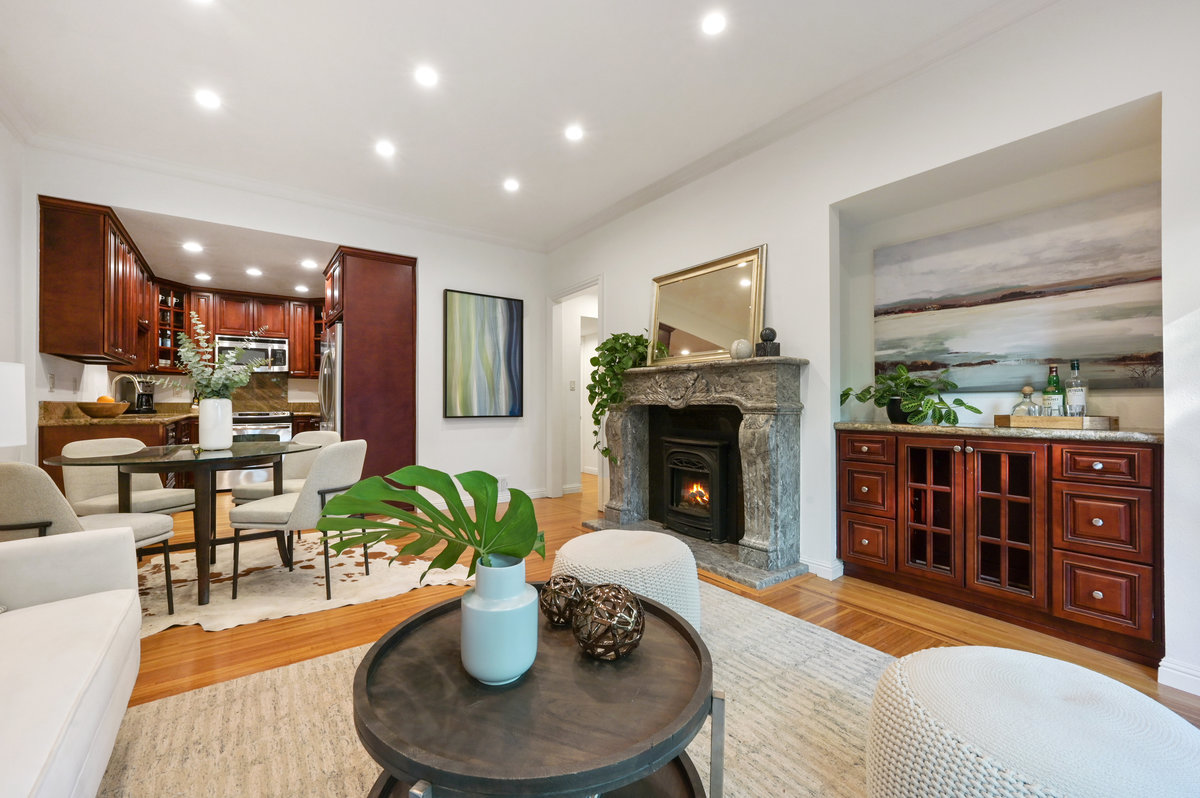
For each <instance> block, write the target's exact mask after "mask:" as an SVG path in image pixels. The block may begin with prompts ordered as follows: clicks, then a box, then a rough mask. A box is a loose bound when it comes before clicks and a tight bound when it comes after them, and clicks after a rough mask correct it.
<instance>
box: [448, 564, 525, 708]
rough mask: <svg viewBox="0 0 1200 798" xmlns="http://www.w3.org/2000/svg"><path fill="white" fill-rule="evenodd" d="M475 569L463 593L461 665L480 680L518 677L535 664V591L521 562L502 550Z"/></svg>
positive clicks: (494, 681)
mask: <svg viewBox="0 0 1200 798" xmlns="http://www.w3.org/2000/svg"><path fill="white" fill-rule="evenodd" d="M491 560H492V565H491V567H488V566H486V565H483V564H479V565H477V566H476V568H475V586H474V587H473V588H471V589H470V590H468V591H467V592H466V593H464V594H463V597H462V664H463V667H464V668H466V669H467V673H469V674H471V675H472V676H474V677H475V678H476V679H478V680H479V681H481V682H483V683H484V684H508V683H509V682H512V681H516V680H517V679H519V678H520V677H521V675H522V674H524V673H525V671H527V670H529V668H530V666H532V665H533V659H534V657H535V656H536V655H537V643H538V594H537V591H536V590H534V588H533V586H532V585H529V584H526V582H525V561H524V560H519V559H517V558H516V557H509V556H506V555H503V554H493V555H492V556H491Z"/></svg>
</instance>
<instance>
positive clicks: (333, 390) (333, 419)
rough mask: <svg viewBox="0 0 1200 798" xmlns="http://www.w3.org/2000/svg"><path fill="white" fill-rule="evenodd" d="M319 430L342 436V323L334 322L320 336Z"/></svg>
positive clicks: (318, 379) (318, 378) (318, 377)
mask: <svg viewBox="0 0 1200 798" xmlns="http://www.w3.org/2000/svg"><path fill="white" fill-rule="evenodd" d="M317 398H318V399H319V400H320V403H321V429H326V430H333V431H335V432H337V433H338V434H339V435H342V323H341V322H340V321H339V322H334V323H333V324H330V325H329V326H328V327H326V328H325V332H324V333H323V334H322V335H321V371H320V373H319V374H318V375H317Z"/></svg>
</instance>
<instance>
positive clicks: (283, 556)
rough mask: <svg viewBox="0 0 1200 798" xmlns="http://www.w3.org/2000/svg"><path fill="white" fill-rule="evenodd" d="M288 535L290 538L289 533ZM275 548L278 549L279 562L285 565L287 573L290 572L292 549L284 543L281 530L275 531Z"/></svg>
mask: <svg viewBox="0 0 1200 798" xmlns="http://www.w3.org/2000/svg"><path fill="white" fill-rule="evenodd" d="M288 535H289V536H290V535H291V533H290V532H289V533H288ZM275 546H276V548H278V549H279V560H280V562H282V563H283V564H284V565H286V566H287V567H288V570H289V571H290V570H292V549H291V546H289V545H288V544H287V543H286V542H285V541H284V539H283V530H282V529H277V530H275Z"/></svg>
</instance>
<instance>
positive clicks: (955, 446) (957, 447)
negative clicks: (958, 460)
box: [954, 443, 962, 452]
mask: <svg viewBox="0 0 1200 798" xmlns="http://www.w3.org/2000/svg"><path fill="white" fill-rule="evenodd" d="M954 451H956V452H961V451H962V447H961V446H959V445H958V444H957V443H956V444H954Z"/></svg>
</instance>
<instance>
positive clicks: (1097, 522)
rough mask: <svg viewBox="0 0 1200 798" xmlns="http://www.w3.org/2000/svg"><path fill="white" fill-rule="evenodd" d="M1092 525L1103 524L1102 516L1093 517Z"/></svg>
mask: <svg viewBox="0 0 1200 798" xmlns="http://www.w3.org/2000/svg"><path fill="white" fill-rule="evenodd" d="M1092 526H1104V519H1103V518H1093V519H1092Z"/></svg>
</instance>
